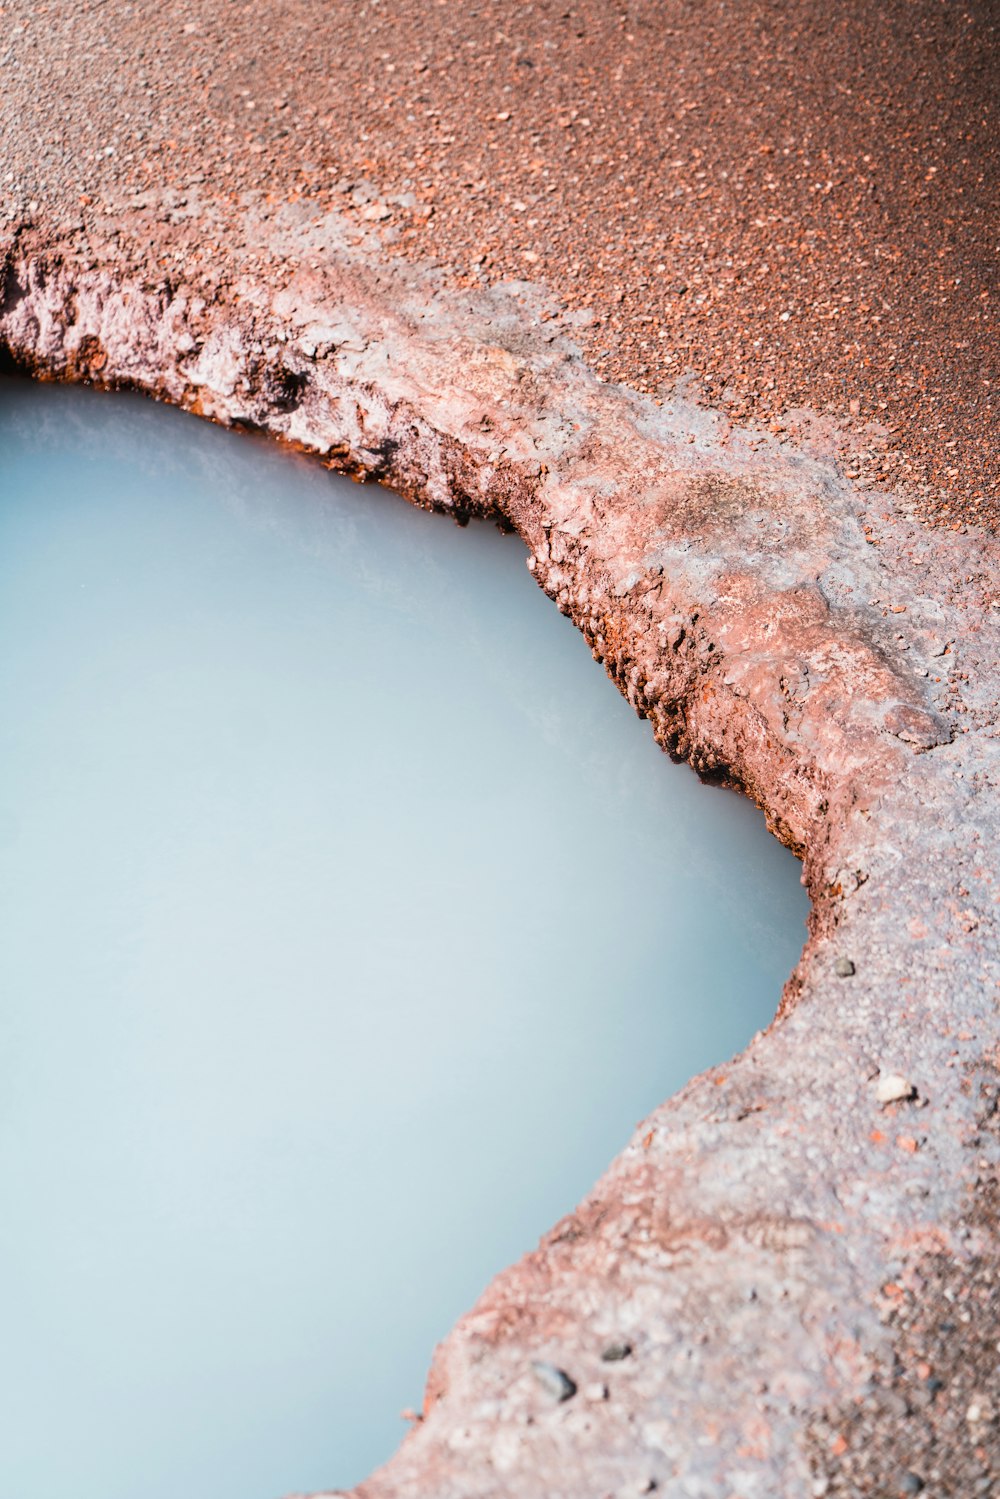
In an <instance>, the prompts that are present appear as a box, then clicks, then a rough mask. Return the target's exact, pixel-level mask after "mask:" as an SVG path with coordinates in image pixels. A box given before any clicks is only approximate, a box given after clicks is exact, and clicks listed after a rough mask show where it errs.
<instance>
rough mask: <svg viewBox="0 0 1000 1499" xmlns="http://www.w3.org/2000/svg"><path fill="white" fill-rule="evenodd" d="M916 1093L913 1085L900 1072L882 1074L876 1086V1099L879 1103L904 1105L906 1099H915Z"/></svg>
mask: <svg viewBox="0 0 1000 1499" xmlns="http://www.w3.org/2000/svg"><path fill="white" fill-rule="evenodd" d="M916 1092H917V1090H916V1088H915V1087H914V1086H913V1084H912V1083H911V1082H910V1081H909V1080H908V1079H907V1078H905V1077H903V1076H902V1075H901V1074H900V1073H898V1072H883V1073H880V1074H879V1080H878V1082H877V1083H876V1084H875V1097H876V1098H877V1099H878V1101H879V1103H902V1102H903V1100H904V1099H907V1098H914V1097H915V1096H916Z"/></svg>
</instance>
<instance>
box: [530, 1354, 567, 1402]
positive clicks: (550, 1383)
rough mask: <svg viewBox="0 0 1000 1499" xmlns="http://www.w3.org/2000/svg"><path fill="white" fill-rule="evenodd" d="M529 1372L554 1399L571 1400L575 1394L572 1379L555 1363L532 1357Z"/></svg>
mask: <svg viewBox="0 0 1000 1499" xmlns="http://www.w3.org/2000/svg"><path fill="white" fill-rule="evenodd" d="M531 1372H532V1374H534V1376H535V1378H536V1379H537V1380H538V1383H539V1384H540V1385H541V1386H542V1387H543V1389H546V1390H548V1392H549V1394H550V1395H553V1396H555V1398H556V1400H571V1399H572V1398H573V1396H574V1395H575V1394H576V1385H575V1384H574V1382H573V1380H572V1379H570V1377H569V1375H568V1374H567V1373H566V1371H565V1369H559V1368H557V1367H556V1365H555V1364H549V1363H547V1362H546V1361H545V1360H544V1359H533V1360H532V1364H531Z"/></svg>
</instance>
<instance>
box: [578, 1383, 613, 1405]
mask: <svg viewBox="0 0 1000 1499" xmlns="http://www.w3.org/2000/svg"><path fill="white" fill-rule="evenodd" d="M582 1393H583V1398H584V1400H588V1401H590V1403H591V1404H592V1405H597V1404H598V1403H599V1402H600V1401H601V1400H607V1398H608V1387H607V1385H606V1384H599V1383H596V1382H595V1383H594V1384H585V1385H584V1387H583V1391H582Z"/></svg>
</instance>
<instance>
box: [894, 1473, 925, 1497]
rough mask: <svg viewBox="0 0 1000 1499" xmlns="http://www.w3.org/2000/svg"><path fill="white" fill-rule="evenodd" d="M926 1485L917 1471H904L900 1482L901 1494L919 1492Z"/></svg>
mask: <svg viewBox="0 0 1000 1499" xmlns="http://www.w3.org/2000/svg"><path fill="white" fill-rule="evenodd" d="M923 1486H924V1480H923V1479H922V1478H921V1477H920V1476H919V1474H917V1473H904V1474H903V1476H902V1478H901V1479H900V1483H899V1492H900V1493H901V1494H919V1493H920V1492H921V1491H922V1489H923Z"/></svg>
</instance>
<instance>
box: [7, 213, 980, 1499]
mask: <svg viewBox="0 0 1000 1499" xmlns="http://www.w3.org/2000/svg"><path fill="white" fill-rule="evenodd" d="M37 218H38V221H37V222H36V223H34V224H32V223H28V222H23V223H19V224H17V225H15V226H14V227H13V229H12V230H11V232H10V234H9V235H8V238H7V241H6V243H5V245H4V247H3V254H4V261H3V265H4V270H3V288H2V302H0V346H2V347H3V348H4V349H6V351H7V352H8V354H9V355H10V357H11V358H12V359H13V360H14V361H15V362H16V363H17V364H18V365H19V366H20V367H22V368H25V369H27V370H30V371H31V372H32V373H34V374H35V375H37V376H39V377H41V378H47V379H86V380H90V381H94V382H97V383H101V384H104V385H108V386H120V385H126V386H131V387H135V388H138V389H141V390H145V391H148V392H149V393H151V394H153V395H156V396H158V397H160V398H162V399H166V400H169V401H172V402H175V403H176V404H178V405H180V406H182V407H184V408H186V409H188V410H190V411H192V412H195V413H197V414H199V415H201V416H204V417H208V418H210V419H212V420H215V421H219V422H223V423H225V424H227V425H233V426H244V427H248V428H254V429H260V430H263V431H266V432H268V433H270V434H272V435H273V436H274V437H276V438H278V439H280V440H281V441H283V442H286V443H290V444H294V445H295V446H296V447H297V448H300V449H303V450H306V451H308V452H311V453H314V454H316V455H317V457H318V458H319V459H320V460H321V461H323V462H324V463H326V464H328V465H329V466H331V467H335V468H338V469H344V470H346V471H348V472H351V473H353V474H355V475H356V476H358V477H359V478H367V479H374V480H378V481H379V482H382V483H385V484H388V485H390V486H392V487H393V488H395V489H397V490H398V491H399V492H400V493H402V494H403V495H405V496H406V497H407V498H408V499H410V500H411V501H413V502H414V503H416V504H419V505H424V506H428V507H433V508H436V509H442V510H447V511H450V512H451V513H453V514H454V515H455V516H456V518H457V519H460V520H465V519H467V518H469V517H472V516H485V517H489V518H491V519H493V520H495V521H497V522H498V523H500V524H502V525H504V526H506V527H510V528H512V529H514V530H516V531H517V532H518V534H519V535H520V536H521V537H522V539H523V540H524V542H525V545H526V547H527V554H528V555H527V562H528V566H529V568H530V569H531V571H532V573H533V575H534V577H535V578H536V580H537V582H538V583H539V585H540V586H541V587H542V588H543V589H544V590H545V592H546V593H547V594H549V596H550V597H551V598H552V599H553V600H554V602H555V603H556V605H557V606H558V607H559V608H560V609H561V610H562V611H563V612H564V613H566V614H568V615H570V616H571V617H572V618H573V620H574V621H575V622H576V624H577V625H578V626H579V628H580V629H581V630H582V631H583V633H584V634H585V636H586V637H587V640H588V642H589V643H590V645H591V647H592V649H593V651H594V654H595V656H597V657H599V658H600V659H601V660H603V662H604V663H605V665H606V667H607V670H608V673H609V675H610V676H611V677H612V678H613V680H614V681H615V683H616V684H617V686H618V687H619V689H620V691H621V692H622V693H623V694H624V695H625V696H626V697H627V698H628V700H629V701H630V702H631V703H632V704H633V706H634V707H635V709H636V711H637V712H638V713H639V714H640V715H641V716H643V717H646V718H648V719H649V720H650V722H651V724H652V727H653V731H654V733H655V735H656V738H657V740H658V742H659V743H660V744H661V745H662V746H663V747H664V749H666V750H667V751H668V752H669V753H670V754H672V755H674V756H675V757H678V758H683V759H686V760H688V761H690V763H691V764H692V765H694V766H695V768H696V769H697V770H698V771H699V772H700V773H701V774H703V775H706V776H712V777H717V778H720V779H723V780H725V781H727V782H730V783H731V784H733V785H736V786H739V787H741V788H743V789H744V790H745V791H746V793H747V794H748V795H750V796H751V797H753V799H754V800H755V801H756V802H757V803H758V804H759V805H760V806H761V807H763V808H764V811H765V813H766V815H767V817H768V821H769V824H770V826H771V828H772V829H773V830H774V832H775V833H776V834H777V835H778V836H779V837H780V838H781V839H782V840H783V841H784V842H785V843H787V844H788V845H789V846H790V847H791V848H793V849H795V850H796V852H798V853H799V854H801V856H802V858H803V869H804V875H803V878H804V880H805V881H806V883H807V885H808V888H809V893H810V896H811V900H812V917H811V923H810V936H809V942H808V945H807V947H806V949H805V952H804V953H803V956H802V960H801V962H800V963H799V965H798V967H797V969H796V971H795V973H794V974H793V975H792V976H791V977H790V979H789V981H788V984H787V985H786V988H785V992H784V996H783V997H782V998H781V1001H780V1008H779V996H777V995H776V996H775V1004H776V1009H778V1017H777V1019H776V1021H775V1023H774V1024H773V1025H772V1027H771V1028H770V1030H769V1031H768V1032H767V1033H766V1034H765V1035H763V1036H761V1037H759V1038H758V1039H757V1040H756V1041H755V1043H754V1044H753V1045H752V1046H751V1047H750V1048H749V1049H748V1050H747V1052H746V1053H744V1054H743V1055H742V1056H741V1057H739V1058H737V1059H736V1060H735V1061H733V1062H732V1063H730V1064H728V1065H726V1066H724V1067H720V1068H717V1069H715V1070H714V1071H713V1072H711V1073H709V1074H706V1075H705V1076H703V1077H701V1078H698V1079H696V1080H695V1081H693V1082H692V1083H691V1084H690V1085H689V1086H688V1087H687V1088H686V1089H684V1091H683V1092H682V1093H681V1094H680V1095H678V1096H677V1097H676V1098H673V1099H671V1100H668V1101H666V1102H665V1103H664V1104H663V1105H662V1107H661V1108H659V1109H658V1110H657V1111H656V1112H655V1113H654V1114H653V1115H652V1116H651V1117H650V1118H649V1119H648V1120H646V1121H645V1123H644V1124H643V1125H642V1126H641V1128H640V1129H639V1130H638V1132H637V1134H636V1136H635V1138H634V1139H633V1141H632V1142H631V1144H630V1145H629V1147H628V1148H627V1149H626V1150H625V1151H624V1152H623V1154H622V1155H621V1156H620V1157H619V1158H618V1160H616V1161H615V1162H613V1163H612V1164H611V1165H610V1166H609V1169H608V1171H607V1172H606V1174H605V1175H604V1176H603V1177H602V1179H601V1180H600V1181H599V1182H598V1183H597V1185H596V1186H595V1187H594V1189H593V1192H592V1193H591V1194H590V1196H589V1197H588V1198H587V1199H586V1200H585V1201H584V1202H583V1203H582V1204H581V1205H580V1207H579V1208H578V1209H577V1211H576V1212H575V1213H574V1214H572V1215H571V1216H570V1217H569V1218H567V1219H566V1220H565V1221H564V1222H563V1223H561V1224H559V1225H557V1226H556V1227H555V1228H554V1229H553V1230H552V1232H551V1233H550V1234H549V1235H548V1236H547V1237H546V1239H545V1240H544V1241H543V1242H542V1244H541V1245H540V1246H539V1248H538V1250H537V1251H536V1252H535V1253H534V1254H532V1255H530V1256H528V1257H527V1258H526V1259H525V1260H523V1261H522V1262H521V1263H520V1264H518V1265H516V1266H514V1267H512V1268H511V1269H510V1270H508V1271H507V1272H506V1273H505V1274H503V1275H502V1276H500V1277H499V1278H498V1279H497V1280H496V1281H495V1282H494V1284H493V1285H492V1286H491V1287H490V1288H489V1290H488V1291H487V1292H486V1294H485V1295H484V1297H483V1298H482V1300H481V1301H480V1303H479V1304H478V1305H477V1306H476V1307H475V1308H473V1309H472V1310H471V1311H470V1312H469V1313H468V1315H467V1316H466V1317H465V1318H464V1319H463V1320H462V1321H461V1322H460V1323H459V1325H458V1327H457V1328H456V1329H455V1330H454V1332H453V1333H452V1334H451V1335H450V1337H449V1338H448V1339H447V1340H446V1341H445V1343H444V1344H443V1345H442V1346H441V1348H440V1349H439V1351H438V1354H437V1357H436V1359H435V1362H434V1366H433V1368H432V1370H431V1373H430V1378H429V1383H428V1388H427V1397H426V1401H425V1405H424V1409H423V1412H422V1416H421V1419H419V1420H418V1421H417V1422H416V1423H415V1426H414V1429H413V1431H412V1433H411V1435H410V1436H409V1438H408V1439H407V1441H406V1442H405V1443H404V1445H403V1447H402V1449H401V1451H400V1452H399V1454H398V1455H397V1456H396V1457H395V1458H394V1459H393V1461H392V1462H390V1463H389V1464H388V1465H387V1467H386V1468H384V1469H383V1470H381V1471H380V1472H379V1473H378V1474H377V1475H375V1476H374V1477H372V1478H371V1479H370V1480H369V1481H368V1482H367V1483H365V1484H363V1485H362V1486H361V1488H360V1490H359V1494H360V1495H362V1496H364V1499H389V1496H403V1495H416V1494H421V1495H423V1494H434V1495H435V1496H438V1499H446V1496H455V1499H458V1496H462V1499H471V1496H494V1495H496V1496H499V1495H524V1496H528V1495H531V1496H535V1495H537V1496H542V1495H546V1496H556V1495H567V1496H569V1495H573V1496H578V1495H582V1494H594V1495H604V1494H618V1493H622V1494H638V1493H647V1492H653V1491H656V1492H660V1493H663V1494H668V1495H673V1496H677V1499H680V1496H683V1499H696V1496H705V1499H708V1496H713V1499H714V1496H719V1499H722V1496H731V1495H736V1494H738V1495H740V1496H741V1499H765V1496H766V1499H773V1496H777V1495H788V1496H796V1499H797V1496H800V1495H803V1494H809V1493H815V1494H817V1495H820V1494H824V1493H827V1492H830V1493H845V1494H846V1493H856V1492H858V1493H878V1494H892V1493H896V1492H899V1493H907V1492H911V1493H913V1492H918V1488H917V1487H916V1485H919V1484H920V1483H926V1484H927V1487H928V1489H929V1490H930V1491H932V1492H935V1493H940V1494H946V1493H947V1494H951V1493H955V1494H957V1493H963V1494H965V1493H970V1494H971V1493H976V1492H987V1491H988V1488H989V1485H990V1484H991V1483H992V1482H993V1481H994V1480H995V1479H997V1478H998V1477H1000V1475H998V1473H997V1468H996V1465H997V1462H998V1451H1000V1426H998V1421H1000V1392H998V1391H997V1389H996V1385H995V1380H996V1359H995V1346H996V1342H997V1338H998V1336H1000V1316H998V1303H997V1297H996V1295H995V1282H994V1276H995V1273H996V1267H997V1264H998V1255H1000V1250H998V1244H997V1239H996V1217H995V1201H996V1197H995V1193H996V1182H997V1163H998V1156H1000V1151H998V1133H1000V1124H998V1119H1000V1112H998V1107H997V1099H998V1096H1000V1094H998V1086H997V1084H998V1078H1000V1074H998V1072H997V1065H998V1062H1000V1056H998V1049H997V1043H998V1039H1000V1027H998V1017H997V995H998V984H1000V961H998V958H1000V953H998V941H997V915H998V910H1000V906H998V902H1000V884H998V878H1000V859H998V847H1000V839H998V827H1000V797H998V781H1000V749H998V742H997V701H998V674H997V666H996V663H997V660H998V657H1000V653H998V645H1000V610H998V609H997V608H996V607H994V606H993V604H992V602H991V599H992V596H991V593H990V589H991V587H992V588H993V589H995V587H996V580H997V576H998V571H1000V569H998V562H1000V555H998V550H1000V549H998V548H997V546H996V543H995V542H993V541H991V540H990V539H989V538H988V537H987V536H985V535H983V534H978V535H977V534H973V533H971V532H966V531H964V530H963V531H961V532H955V533H942V532H940V531H939V532H933V533H932V532H929V531H927V530H924V529H922V528H921V527H920V526H919V525H917V524H916V523H915V522H913V521H912V520H910V519H909V518H908V517H907V515H906V513H905V510H904V508H903V506H902V504H901V502H900V501H899V500H898V499H897V498H896V497H894V496H893V495H891V494H889V493H876V492H872V491H860V490H858V489H856V488H855V487H853V486H852V484H851V483H850V482H849V481H848V480H847V479H846V478H845V476H844V474H843V473H842V472H841V471H840V470H839V469H838V467H837V464H836V462H835V460H834V458H833V456H832V449H830V448H829V446H824V440H823V434H822V430H821V428H820V426H819V425H818V424H817V425H816V428H815V430H816V432H817V436H816V438H815V441H814V442H813V444H812V445H810V444H809V443H806V442H802V443H800V444H799V445H798V446H794V447H793V446H790V445H787V444H782V443H779V442H777V441H776V440H775V439H774V438H773V437H772V436H771V435H770V434H768V433H766V432H761V431H749V430H740V429H736V428H733V427H732V426H730V425H729V423H728V422H726V421H725V420H724V419H723V418H721V417H719V416H718V415H716V414H713V413H712V412H711V411H708V410H705V409H703V408H701V407H699V406H697V405H695V404H693V403H692V402H690V401H687V400H686V399H685V398H684V396H683V395H682V394H681V393H678V394H676V395H675V397H674V398H672V399H670V400H664V401H663V403H662V404H660V403H658V402H655V401H653V400H651V399H650V398H645V397H639V396H637V395H635V394H634V393H632V392H630V391H629V390H627V389H625V388H622V387H611V386H607V385H604V384H602V383H601V382H600V381H599V380H597V379H596V378H595V377H594V375H593V374H592V373H591V372H590V371H589V370H588V369H587V368H586V366H585V365H584V363H583V362H582V360H581V359H580V358H579V356H578V354H577V353H576V351H575V349H574V347H573V344H572V326H571V325H568V324H567V323H566V321H565V320H563V319H561V318H560V316H559V313H558V309H556V308H555V307H554V306H552V305H551V304H550V303H549V302H547V300H546V298H545V296H544V294H543V293H542V292H541V291H540V290H539V289H537V288H534V287H532V286H530V285H527V284H524V283H516V284H509V285H507V286H504V287H501V288H499V289H496V290H493V291H480V292H476V293H475V294H474V295H473V294H472V293H468V294H462V293H459V292H454V291H452V292H447V291H445V290H444V289H443V288H442V287H441V285H440V284H439V283H438V282H437V281H436V280H435V278H434V276H433V274H432V273H430V272H422V271H419V270H414V269H413V268H412V267H404V266H402V265H400V264H396V263H393V262H391V261H389V260H387V259H386V258H385V252H384V251H383V250H381V249H379V248H378V246H377V245H376V244H375V242H365V241H364V240H361V242H360V243H355V244H350V243H348V238H347V232H346V230H345V227H344V225H343V224H342V223H341V221H340V220H339V219H338V217H337V216H336V215H335V214H329V213H327V214H324V215H321V216H316V214H315V212H314V210H313V208H312V206H311V205H310V204H309V203H307V202H306V203H298V204H289V205H285V206H284V207H281V208H277V207H275V206H274V205H273V204H270V203H268V202H267V201H266V200H265V199H263V198H252V199H251V198H248V199H246V200H245V201H244V203H243V204H242V206H241V208H240V210H239V212H238V213H237V212H236V211H235V210H233V209H232V208H229V207H227V208H222V207H220V206H219V205H218V204H216V203H212V202H210V201H206V202H203V203H202V202H197V201H195V200H193V199H192V198H190V197H186V198H185V199H184V200H183V201H180V200H178V199H177V198H176V197H175V198H169V197H160V198H156V197H154V196H152V195H150V194H144V195H141V196H140V197H137V198H131V199H129V200H128V201H122V202H121V203H120V204H110V205H107V204H106V205H104V207H103V209H102V212H100V213H98V212H96V210H95V211H94V212H92V213H91V214H89V215H88V217H87V219H86V222H84V221H82V220H81V221H80V222H74V223H73V224H69V225H60V224H51V225H50V224H46V223H45V222H44V215H39V216H37ZM351 235H352V238H354V239H355V240H357V238H358V236H357V232H356V227H353V228H352V230H351ZM603 877H604V873H603V871H602V870H600V869H599V868H595V869H593V870H590V871H587V872H586V878H585V879H584V880H582V881H581V889H582V891H583V892H584V897H583V898H586V899H587V900H588V902H590V903H592V905H593V907H594V909H595V913H598V914H599V911H600V892H601V884H602V879H603ZM620 940H621V942H622V943H623V944H627V943H628V941H629V933H628V932H622V933H621V934H620ZM609 1002H613V996H609ZM991 1287H993V1288H994V1290H993V1291H991V1290H990V1288H991ZM945 1325H952V1326H953V1327H954V1332H953V1333H952V1334H951V1335H950V1336H951V1338H952V1344H951V1345H949V1343H948V1336H949V1335H948V1334H946V1333H945V1334H942V1333H941V1331H940V1329H941V1328H942V1326H945ZM956 1344H960V1345H961V1346H962V1347H963V1349H964V1350H965V1354H966V1356H964V1357H962V1358H960V1359H951V1360H950V1361H949V1360H947V1359H945V1357H944V1355H943V1353H942V1352H941V1351H940V1350H941V1349H943V1348H946V1347H949V1346H955V1345H956ZM991 1348H992V1349H993V1350H994V1351H993V1354H992V1355H990V1353H989V1350H990V1349H991ZM934 1349H937V1350H938V1352H934V1351H933V1350H934ZM924 1369H926V1370H927V1372H926V1374H925V1373H922V1372H921V1371H922V1370H924ZM991 1380H992V1381H994V1384H993V1385H992V1387H990V1381H991ZM900 1402H902V1408H903V1416H901V1414H900ZM906 1412H911V1413H915V1414H911V1415H910V1416H907V1415H906ZM904 1417H905V1419H904ZM916 1426H919V1431H920V1440H919V1441H917V1440H916V1439H915V1438H914V1437H913V1436H912V1432H913V1430H914V1428H915V1427H916ZM863 1453H864V1454H865V1456H864V1457H862V1456H861V1454H863ZM864 1464H867V1466H864ZM991 1472H992V1476H991ZM935 1473H937V1474H938V1476H937V1477H935V1476H934V1475H935ZM866 1485H867V1487H866ZM906 1485H909V1487H907V1486H906ZM976 1485H979V1486H980V1487H979V1488H978V1489H977V1487H976Z"/></svg>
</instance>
